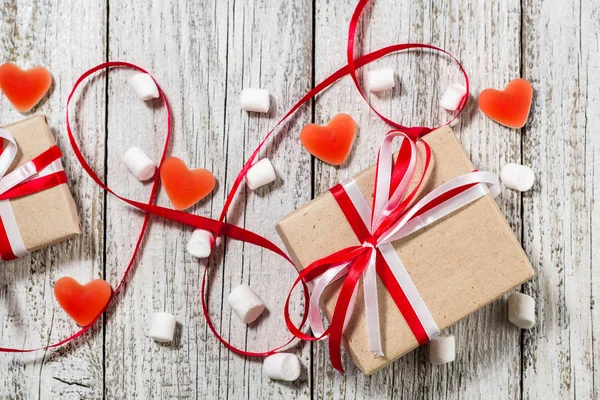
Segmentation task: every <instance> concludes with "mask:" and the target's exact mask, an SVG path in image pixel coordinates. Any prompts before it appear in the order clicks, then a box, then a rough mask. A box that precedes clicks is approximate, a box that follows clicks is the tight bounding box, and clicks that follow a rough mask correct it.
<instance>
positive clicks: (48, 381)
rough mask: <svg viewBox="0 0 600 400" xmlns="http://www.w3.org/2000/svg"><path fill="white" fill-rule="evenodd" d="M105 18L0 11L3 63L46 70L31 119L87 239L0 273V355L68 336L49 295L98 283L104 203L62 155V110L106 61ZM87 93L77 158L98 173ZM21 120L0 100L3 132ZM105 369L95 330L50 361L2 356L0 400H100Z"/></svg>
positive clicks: (97, 10) (18, 5) (99, 107)
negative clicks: (64, 179)
mask: <svg viewBox="0 0 600 400" xmlns="http://www.w3.org/2000/svg"><path fill="white" fill-rule="evenodd" d="M105 12H106V4H105V3H104V2H103V1H89V2H85V5H83V3H81V4H74V3H73V2H70V1H57V2H56V1H53V2H51V1H36V2H31V1H20V0H16V1H12V0H9V1H3V2H0V21H1V22H0V38H2V40H1V42H0V43H1V44H0V62H5V61H11V62H15V63H17V64H19V65H20V66H21V67H23V68H29V67H32V66H35V65H43V66H45V67H47V68H48V69H49V70H50V72H51V73H52V75H53V78H54V82H53V85H52V88H51V89H50V92H49V95H47V96H46V97H45V98H44V99H43V100H42V102H41V103H40V105H38V106H37V107H36V108H34V110H32V111H31V112H30V113H29V114H35V113H41V114H45V115H47V116H48V123H49V125H50V127H51V128H52V131H53V133H54V135H55V137H56V141H57V142H58V145H59V147H61V148H62V149H63V150H64V153H65V156H64V157H63V162H64V164H65V169H66V172H67V175H68V177H69V182H70V187H71V191H72V194H73V197H74V198H75V199H76V203H77V207H78V211H79V213H80V217H81V221H82V227H83V234H82V235H81V236H79V237H77V238H75V239H71V240H68V241H67V242H64V243H61V244H59V245H56V246H52V247H50V248H47V249H43V250H40V251H37V252H35V253H34V254H32V255H31V256H29V257H26V258H23V259H21V260H17V261H13V262H8V263H4V264H2V265H1V266H0V321H1V322H0V343H1V345H2V346H11V347H17V348H32V347H40V346H43V345H46V344H50V343H55V342H57V341H59V340H61V339H64V338H65V337H67V336H69V335H70V334H72V333H74V332H75V331H76V330H77V329H78V328H77V326H76V325H75V324H74V323H73V321H72V320H71V319H70V318H69V317H68V316H66V314H65V313H64V312H63V311H62V310H61V309H60V308H59V307H58V305H57V303H56V301H55V299H54V296H53V294H52V286H53V284H54V282H55V281H56V280H57V279H58V278H59V277H61V276H63V275H70V276H72V277H74V278H75V279H78V280H80V281H82V282H85V281H88V280H90V279H94V278H99V277H101V276H102V274H103V251H102V248H103V241H104V236H103V194H102V193H101V192H99V191H98V189H97V187H96V186H95V185H94V184H93V183H92V182H91V181H90V180H89V179H87V176H86V175H85V174H84V172H83V171H82V170H81V168H80V167H79V165H78V164H77V162H76V161H75V160H74V158H73V157H72V154H70V153H69V151H68V144H67V137H66V131H65V125H64V104H65V101H66V94H67V93H68V91H69V90H70V88H71V85H72V84H73V82H74V80H75V78H76V77H77V76H78V75H79V74H80V73H81V72H82V71H83V70H84V69H85V68H87V67H89V66H90V65H93V64H96V63H98V62H101V61H102V60H103V59H104V58H105V42H104V35H103V32H104V26H105V21H104V15H105ZM65 21H69V23H68V24H65ZM90 87H91V90H90V91H89V93H88V95H87V96H86V97H85V100H84V101H82V102H81V103H79V104H76V105H74V107H73V110H77V114H78V118H77V119H74V121H73V122H75V123H76V126H78V127H81V128H85V129H86V132H87V135H86V137H87V139H86V141H85V142H84V143H83V145H82V148H83V150H84V151H85V153H86V155H88V157H89V158H90V160H91V165H92V166H93V167H94V168H95V169H96V170H97V171H99V172H100V173H102V171H103V168H104V128H103V127H102V124H97V123H95V122H94V121H96V118H97V117H98V116H100V121H96V122H102V119H103V114H104V91H105V89H104V82H103V80H102V79H99V80H98V81H96V82H94V83H92V84H91V85H90ZM29 114H28V115H29ZM25 116H26V115H21V114H19V113H18V112H16V111H15V110H14V109H13V107H12V106H11V105H10V103H9V102H8V101H7V100H6V98H5V97H3V96H2V98H1V99H0V125H5V124H7V123H10V122H14V121H18V120H20V119H22V118H24V117H25ZM103 369H104V366H103V338H102V324H101V323H100V324H98V325H96V326H95V327H94V328H93V329H92V330H91V331H89V332H88V333H87V334H86V335H85V336H84V337H83V338H82V339H81V340H79V341H77V342H76V343H73V344H70V345H67V346H64V347H63V348H60V349H58V350H56V351H44V352H37V353H32V354H27V355H22V354H7V353H3V354H0V376H1V377H2V378H1V379H0V398H9V399H15V398H21V399H33V398H61V399H72V398H73V399H79V398H84V397H85V398H97V397H100V396H102V391H103V387H104V382H103Z"/></svg>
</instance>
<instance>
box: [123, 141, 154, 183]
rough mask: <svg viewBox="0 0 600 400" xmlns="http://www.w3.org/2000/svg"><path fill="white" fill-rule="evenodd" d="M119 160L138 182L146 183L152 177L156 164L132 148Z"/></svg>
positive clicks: (136, 148) (138, 150) (138, 149)
mask: <svg viewBox="0 0 600 400" xmlns="http://www.w3.org/2000/svg"><path fill="white" fill-rule="evenodd" d="M121 160H122V161H123V162H124V163H125V165H126V166H127V168H129V171H131V173H132V174H133V176H135V177H136V179H137V180H138V181H147V180H148V179H150V178H152V177H153V176H154V173H155V172H156V164H154V161H152V160H151V159H150V157H148V156H147V155H146V153H144V152H143V151H142V149H140V148H139V147H132V148H130V149H129V150H127V151H126V152H125V153H124V154H123V156H122V157H121Z"/></svg>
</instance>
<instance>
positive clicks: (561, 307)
mask: <svg viewBox="0 0 600 400" xmlns="http://www.w3.org/2000/svg"><path fill="white" fill-rule="evenodd" d="M524 4H525V7H524V9H525V14H524V25H523V26H524V41H525V48H524V60H526V62H524V64H523V67H524V71H523V73H524V76H525V77H526V78H528V79H530V80H531V82H532V84H533V87H534V89H535V96H534V103H533V109H532V111H533V116H534V118H532V119H531V122H530V123H529V124H528V126H527V127H526V129H525V130H524V135H523V158H524V161H525V163H527V164H530V165H531V166H532V167H533V169H534V171H535V172H536V174H537V177H538V183H537V184H536V185H535V187H534V190H533V191H532V192H530V193H527V194H526V195H525V196H524V197H523V216H524V218H523V221H524V227H525V231H524V233H525V235H524V245H525V249H526V251H527V253H528V254H529V256H530V259H531V261H532V263H533V265H534V267H535V268H536V269H537V273H538V276H537V278H536V279H534V280H533V281H532V282H531V283H530V284H528V285H526V288H525V291H526V292H527V293H529V294H531V295H532V296H534V297H535V298H536V299H537V311H538V321H539V324H537V325H536V327H534V329H532V330H530V331H527V332H525V333H524V338H523V339H524V360H523V364H524V370H523V394H524V398H531V399H535V398H550V397H552V398H582V399H583V398H585V399H588V398H593V399H597V398H598V397H599V391H600V389H599V380H598V377H599V376H600V372H599V369H598V368H599V367H598V365H599V364H598V343H597V340H598V337H600V332H599V330H600V318H599V314H598V310H597V305H596V304H595V303H596V301H597V296H598V287H599V285H598V276H599V273H600V264H599V263H598V249H599V248H600V247H599V246H598V239H597V234H598V227H597V226H594V222H595V223H596V225H597V221H598V205H597V204H596V201H595V200H597V199H598V189H597V187H598V186H597V185H598V178H597V177H598V174H599V172H598V171H599V168H600V164H599V163H598V155H599V151H600V142H599V139H598V134H597V130H596V128H595V124H596V123H597V121H598V115H600V103H599V101H598V96H599V95H598V93H599V90H598V89H599V82H600V80H599V79H598V74H597V70H598V67H599V66H600V55H599V52H598V49H599V48H600V40H599V36H598V35H599V34H598V32H599V30H600V5H599V4H598V2H590V1H581V2H564V3H563V2H561V3H554V4H547V3H538V2H531V1H527V2H525V3H524ZM541 382H544V384H540V383H541Z"/></svg>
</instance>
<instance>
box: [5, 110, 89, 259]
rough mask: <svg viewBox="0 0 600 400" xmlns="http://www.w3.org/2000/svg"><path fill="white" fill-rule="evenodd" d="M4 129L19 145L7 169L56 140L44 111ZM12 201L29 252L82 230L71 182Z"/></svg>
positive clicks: (24, 160)
mask: <svg viewBox="0 0 600 400" xmlns="http://www.w3.org/2000/svg"><path fill="white" fill-rule="evenodd" d="M3 129H6V130H7V131H9V132H10V133H11V134H12V135H13V136H14V138H15V141H16V142H17V146H18V152H17V155H16V157H15V160H14V161H13V163H12V164H11V166H10V168H9V169H8V172H7V173H10V172H11V171H13V170H14V169H15V168H17V167H20V166H21V165H23V164H24V163H26V162H27V161H30V160H31V159H33V158H34V157H36V156H38V155H39V154H41V153H42V152H43V151H45V150H47V149H48V148H50V147H51V146H54V145H55V144H56V142H55V141H54V136H52V131H51V130H50V127H49V126H48V124H47V123H46V117H45V116H43V115H36V116H34V117H31V118H27V119H24V120H22V121H19V122H15V123H13V124H10V125H7V126H4V127H3ZM10 205H11V207H12V209H13V213H14V214H15V219H16V221H17V225H18V227H19V231H20V233H21V237H22V238H23V243H24V244H25V248H26V249H27V251H29V252H32V251H34V250H37V249H39V248H42V247H46V246H50V245H52V244H55V243H58V242H61V241H63V240H66V239H68V238H70V237H73V236H75V235H79V234H80V233H81V228H80V225H79V217H78V215H77V208H76V207H75V201H74V200H73V196H71V192H70V191H69V186H68V185H67V184H62V185H58V186H55V187H53V188H50V189H47V190H44V191H41V192H37V193H34V194H30V195H27V196H23V197H18V198H15V199H11V200H10Z"/></svg>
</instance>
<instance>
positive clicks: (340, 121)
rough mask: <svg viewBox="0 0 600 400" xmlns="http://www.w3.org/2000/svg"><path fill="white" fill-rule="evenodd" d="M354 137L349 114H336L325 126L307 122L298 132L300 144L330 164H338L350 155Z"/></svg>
mask: <svg viewBox="0 0 600 400" xmlns="http://www.w3.org/2000/svg"><path fill="white" fill-rule="evenodd" d="M355 137H356V123H355V122H354V120H353V119H352V117H351V116H349V115H346V114H338V115H336V116H335V117H333V118H332V119H331V121H329V123H328V124H327V125H325V126H321V125H317V124H308V125H306V126H305V127H304V128H302V131H301V132H300V142H301V143H302V146H304V148H305V149H306V150H307V151H308V152H309V153H310V154H312V155H313V156H315V157H317V158H318V159H320V160H321V161H325V162H326V163H328V164H331V165H340V164H343V163H344V161H346V159H347V158H348V155H350V150H352V144H353V143H354V138H355Z"/></svg>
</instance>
